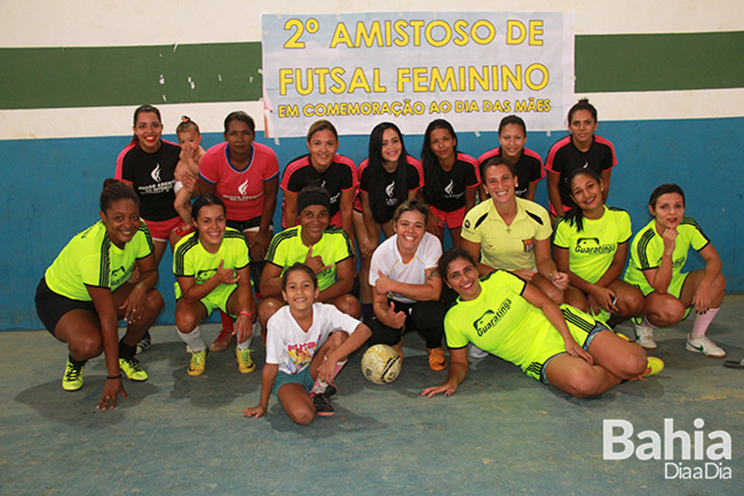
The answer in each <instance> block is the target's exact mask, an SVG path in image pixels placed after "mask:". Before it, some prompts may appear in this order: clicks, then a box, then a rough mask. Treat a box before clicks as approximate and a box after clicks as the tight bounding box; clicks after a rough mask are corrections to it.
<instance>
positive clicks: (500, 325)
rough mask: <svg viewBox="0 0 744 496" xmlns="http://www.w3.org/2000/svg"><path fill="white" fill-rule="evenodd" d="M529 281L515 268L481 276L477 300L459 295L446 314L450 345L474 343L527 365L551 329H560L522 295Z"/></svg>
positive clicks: (452, 346) (517, 362) (514, 361)
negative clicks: (468, 299)
mask: <svg viewBox="0 0 744 496" xmlns="http://www.w3.org/2000/svg"><path fill="white" fill-rule="evenodd" d="M526 285H527V283H526V282H525V281H524V280H522V279H520V278H519V277H517V276H515V275H514V274H512V273H511V272H507V271H503V270H497V271H495V272H491V273H490V274H488V275H487V276H485V277H483V279H481V293H480V295H478V297H477V298H476V299H474V300H470V301H462V300H461V299H460V298H458V299H457V301H456V302H455V304H454V305H453V306H452V307H450V309H449V310H448V311H447V315H446V316H445V318H444V332H445V334H446V336H447V346H448V347H449V348H463V347H465V346H467V344H468V343H469V342H470V343H473V344H474V345H475V346H477V347H478V348H480V349H482V350H484V351H487V352H489V353H492V354H494V355H496V356H498V357H500V358H503V359H504V360H507V361H509V362H511V363H513V364H515V365H518V366H520V367H523V368H524V367H527V366H528V365H529V361H530V359H531V357H532V356H533V355H534V354H535V352H536V350H539V349H540V347H541V346H542V344H543V342H544V341H545V338H546V336H547V334H548V333H549V332H558V331H556V330H555V329H554V328H553V326H552V325H551V323H550V322H549V321H548V319H547V318H546V317H545V315H544V314H543V313H542V312H541V311H540V310H539V309H538V308H536V307H535V306H533V305H532V304H530V302H528V301H527V300H525V299H524V298H523V297H522V293H523V292H524V288H525V286H526Z"/></svg>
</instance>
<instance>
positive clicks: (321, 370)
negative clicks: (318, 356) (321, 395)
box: [318, 360, 337, 384]
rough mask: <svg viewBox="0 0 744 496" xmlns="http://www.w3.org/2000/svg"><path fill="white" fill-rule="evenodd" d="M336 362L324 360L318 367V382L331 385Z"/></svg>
mask: <svg viewBox="0 0 744 496" xmlns="http://www.w3.org/2000/svg"><path fill="white" fill-rule="evenodd" d="M336 365H337V362H335V361H333V360H326V361H325V362H323V363H322V364H320V367H318V380H319V381H323V382H326V383H328V384H333V373H334V372H335V371H336Z"/></svg>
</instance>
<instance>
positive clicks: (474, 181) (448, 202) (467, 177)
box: [423, 153, 478, 212]
mask: <svg viewBox="0 0 744 496" xmlns="http://www.w3.org/2000/svg"><path fill="white" fill-rule="evenodd" d="M434 167H439V168H440V169H441V166H440V165H439V164H435V165H434ZM475 167H476V165H475V159H473V158H472V157H470V156H468V155H465V154H464V153H458V154H457V159H456V160H455V163H454V164H453V165H452V169H450V170H448V171H445V170H441V171H438V172H437V173H438V174H441V178H440V180H439V181H436V183H435V181H432V180H430V179H429V178H431V177H433V176H434V174H433V173H430V172H428V171H427V170H426V169H424V174H425V177H426V182H425V184H424V189H423V191H424V198H425V199H426V201H427V203H429V204H430V205H431V206H433V207H434V208H437V209H439V210H441V211H443V212H453V211H455V210H457V209H459V208H462V207H464V206H465V190H467V189H468V188H472V187H474V186H477V185H478V177H477V176H476V174H475Z"/></svg>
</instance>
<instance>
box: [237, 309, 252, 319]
mask: <svg viewBox="0 0 744 496" xmlns="http://www.w3.org/2000/svg"><path fill="white" fill-rule="evenodd" d="M240 315H247V316H248V318H249V319H252V318H253V315H251V314H249V313H248V312H246V311H245V310H243V311H242V312H240V314H238V316H240Z"/></svg>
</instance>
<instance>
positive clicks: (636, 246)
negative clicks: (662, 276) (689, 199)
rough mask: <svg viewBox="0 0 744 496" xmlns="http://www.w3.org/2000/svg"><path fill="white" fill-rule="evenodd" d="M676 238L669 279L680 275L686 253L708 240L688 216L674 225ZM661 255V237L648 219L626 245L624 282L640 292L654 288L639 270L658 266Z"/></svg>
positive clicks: (704, 244)
mask: <svg viewBox="0 0 744 496" xmlns="http://www.w3.org/2000/svg"><path fill="white" fill-rule="evenodd" d="M677 232H678V233H679V234H678V235H677V238H676V240H675V245H674V252H673V253H672V281H674V280H675V279H676V278H678V277H680V274H681V273H682V268H683V267H684V265H685V262H687V253H688V251H689V249H690V247H692V248H693V249H694V250H695V251H700V250H702V249H703V248H705V247H706V246H708V244H709V243H710V240H709V239H708V238H707V236H705V234H704V233H703V230H702V229H701V228H700V226H699V225H698V223H697V222H695V221H694V220H693V219H691V218H690V217H685V218H683V219H682V223H680V225H679V226H677ZM663 254H664V239H663V238H662V236H661V234H659V233H658V232H656V221H655V220H652V221H651V222H649V223H648V225H646V227H644V228H643V229H641V230H640V231H639V232H638V234H636V235H635V238H633V243H631V246H630V263H629V264H628V270H626V271H625V278H624V279H625V282H627V283H630V284H635V285H637V286H638V287H639V288H640V289H641V291H643V294H648V293H650V292H652V291H654V288H653V287H652V286H651V284H649V282H648V281H647V280H646V277H645V276H644V275H643V272H644V271H646V270H649V269H658V268H659V267H660V266H661V257H662V255H663Z"/></svg>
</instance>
